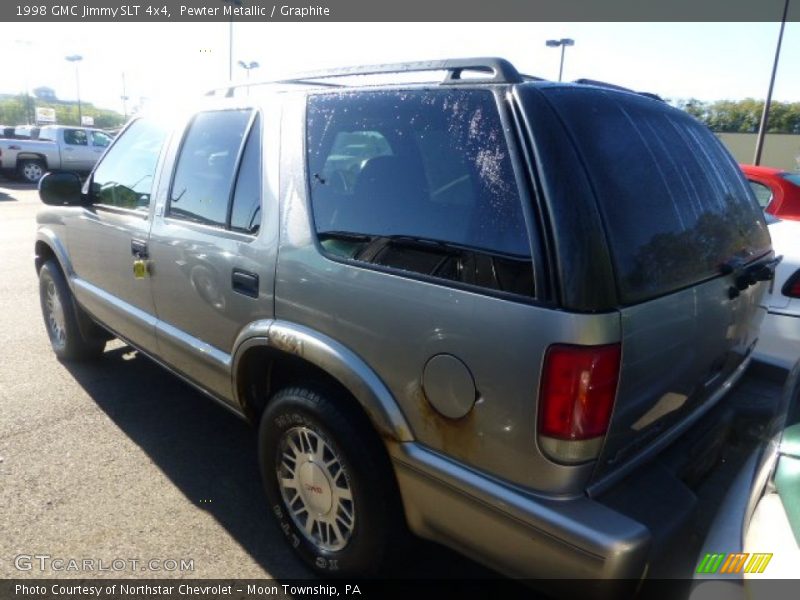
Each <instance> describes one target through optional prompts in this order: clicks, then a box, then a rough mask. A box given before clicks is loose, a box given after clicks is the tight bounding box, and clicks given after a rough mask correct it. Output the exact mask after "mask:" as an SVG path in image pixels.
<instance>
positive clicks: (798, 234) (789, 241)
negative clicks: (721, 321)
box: [754, 215, 800, 369]
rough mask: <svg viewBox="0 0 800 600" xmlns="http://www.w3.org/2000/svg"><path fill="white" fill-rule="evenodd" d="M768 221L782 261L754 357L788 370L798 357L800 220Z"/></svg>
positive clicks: (767, 299)
mask: <svg viewBox="0 0 800 600" xmlns="http://www.w3.org/2000/svg"><path fill="white" fill-rule="evenodd" d="M767 221H768V223H769V232H770V235H771V236H772V247H773V248H774V249H775V254H776V255H778V256H780V255H781V254H782V255H783V260H782V261H781V263H780V264H779V265H778V268H777V269H776V270H775V281H774V282H773V285H772V291H771V293H770V295H769V296H767V297H766V298H765V300H766V302H767V303H768V309H769V310H768V313H767V317H766V318H765V319H764V323H763V325H762V326H761V335H760V336H759V340H758V345H757V346H756V349H755V353H754V358H756V359H757V360H760V361H762V362H766V363H769V364H772V365H776V366H779V367H783V368H786V369H790V368H791V367H792V365H794V363H795V361H797V359H798V358H800V221H782V220H778V219H775V218H774V217H772V216H771V215H767Z"/></svg>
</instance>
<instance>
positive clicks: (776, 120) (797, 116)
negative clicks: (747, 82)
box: [670, 98, 800, 133]
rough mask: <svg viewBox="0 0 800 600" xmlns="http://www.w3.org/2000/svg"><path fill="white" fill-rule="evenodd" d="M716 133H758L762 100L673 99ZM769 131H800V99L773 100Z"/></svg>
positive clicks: (674, 103) (672, 102) (673, 101)
mask: <svg viewBox="0 0 800 600" xmlns="http://www.w3.org/2000/svg"><path fill="white" fill-rule="evenodd" d="M670 103H671V104H672V105H673V106H677V107H678V108H680V109H683V110H685V111H686V112H688V113H689V114H690V115H692V116H693V117H695V118H696V119H698V120H699V121H701V122H703V123H705V124H706V125H708V127H710V128H711V130H712V131H715V132H716V133H755V132H757V131H758V127H759V124H760V123H761V113H762V111H763V110H764V102H763V100H755V99H754V98H745V99H744V100H735V101H734V100H716V101H714V102H702V101H700V100H697V99H696V98H690V99H688V100H685V99H677V100H671V101H670ZM767 131H768V132H769V133H800V102H772V104H771V105H770V116H769V123H768V127H767Z"/></svg>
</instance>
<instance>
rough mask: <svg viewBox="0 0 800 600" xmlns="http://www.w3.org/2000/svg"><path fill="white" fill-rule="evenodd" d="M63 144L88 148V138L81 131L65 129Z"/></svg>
mask: <svg viewBox="0 0 800 600" xmlns="http://www.w3.org/2000/svg"><path fill="white" fill-rule="evenodd" d="M64 143H65V144H69V145H71V146H88V145H89V138H88V137H87V136H86V132H85V131H84V130H83V129H65V130H64Z"/></svg>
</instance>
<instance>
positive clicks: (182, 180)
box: [169, 110, 252, 226]
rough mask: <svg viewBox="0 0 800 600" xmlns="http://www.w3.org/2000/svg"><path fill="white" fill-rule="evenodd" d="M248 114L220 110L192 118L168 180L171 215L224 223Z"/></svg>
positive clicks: (246, 111)
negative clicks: (173, 173) (169, 184)
mask: <svg viewBox="0 0 800 600" xmlns="http://www.w3.org/2000/svg"><path fill="white" fill-rule="evenodd" d="M251 115H252V113H251V111H249V110H220V111H211V112H203V113H200V114H198V115H197V116H196V117H195V118H194V119H193V120H192V123H191V125H189V131H188V132H187V133H186V135H185V137H184V139H183V144H182V145H181V149H180V153H179V155H178V159H177V166H176V168H175V176H174V178H173V180H172V188H171V192H170V202H169V215H170V216H171V217H175V218H178V219H185V220H188V221H194V222H197V223H204V224H206V225H221V226H224V225H225V224H226V222H227V217H228V201H229V199H230V195H231V189H232V186H233V180H234V177H235V174H236V161H237V158H238V156H239V150H240V149H241V147H242V143H243V142H244V136H245V133H246V131H247V125H248V123H249V122H250V118H251Z"/></svg>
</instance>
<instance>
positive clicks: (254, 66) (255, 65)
mask: <svg viewBox="0 0 800 600" xmlns="http://www.w3.org/2000/svg"><path fill="white" fill-rule="evenodd" d="M239 66H240V67H242V68H243V69H244V70H245V71H247V79H248V80H249V79H250V71H251V70H252V69H257V68H258V67H260V66H261V65H259V64H258V63H257V62H256V61H254V60H251V61H250V62H249V63H246V62H244V61H243V60H240V61H239Z"/></svg>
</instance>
